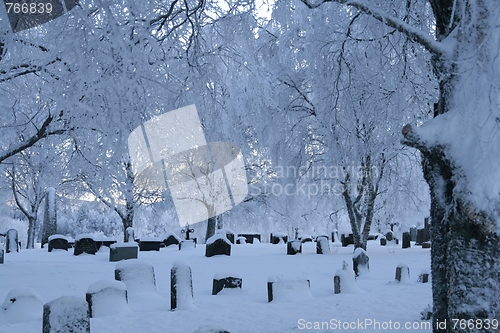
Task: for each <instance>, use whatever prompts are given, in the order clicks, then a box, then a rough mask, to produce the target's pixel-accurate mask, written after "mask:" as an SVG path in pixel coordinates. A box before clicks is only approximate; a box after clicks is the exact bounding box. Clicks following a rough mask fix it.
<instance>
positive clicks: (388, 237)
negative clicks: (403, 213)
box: [385, 231, 394, 242]
mask: <svg viewBox="0 0 500 333" xmlns="http://www.w3.org/2000/svg"><path fill="white" fill-rule="evenodd" d="M385 239H387V241H388V242H390V241H392V240H393V239H394V234H393V233H392V231H388V232H387V233H386V234H385Z"/></svg>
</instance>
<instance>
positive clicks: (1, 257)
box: [0, 243, 5, 264]
mask: <svg viewBox="0 0 500 333" xmlns="http://www.w3.org/2000/svg"><path fill="white" fill-rule="evenodd" d="M4 253H5V252H4V249H3V244H2V243H0V264H3V263H4V257H5V254H4Z"/></svg>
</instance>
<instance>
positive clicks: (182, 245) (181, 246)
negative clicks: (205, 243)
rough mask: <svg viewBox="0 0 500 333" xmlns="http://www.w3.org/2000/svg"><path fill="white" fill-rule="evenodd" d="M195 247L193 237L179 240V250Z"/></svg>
mask: <svg viewBox="0 0 500 333" xmlns="http://www.w3.org/2000/svg"><path fill="white" fill-rule="evenodd" d="M195 248H196V241H195V240H194V239H188V240H187V239H185V240H181V241H180V243H179V251H182V250H192V249H195Z"/></svg>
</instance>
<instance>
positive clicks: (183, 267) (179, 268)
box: [172, 261, 194, 310]
mask: <svg viewBox="0 0 500 333" xmlns="http://www.w3.org/2000/svg"><path fill="white" fill-rule="evenodd" d="M172 269H173V270H175V276H176V283H175V288H176V292H177V308H176V309H179V310H189V309H193V308H194V303H193V289H192V286H193V284H192V276H191V268H190V267H189V266H188V265H187V264H186V263H185V262H183V261H175V262H174V263H173V264H172Z"/></svg>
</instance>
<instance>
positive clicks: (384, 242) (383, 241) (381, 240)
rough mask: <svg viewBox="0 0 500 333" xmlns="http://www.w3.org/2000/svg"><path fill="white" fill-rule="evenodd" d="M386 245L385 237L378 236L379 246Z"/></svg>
mask: <svg viewBox="0 0 500 333" xmlns="http://www.w3.org/2000/svg"><path fill="white" fill-rule="evenodd" d="M386 245H387V239H385V237H380V246H386Z"/></svg>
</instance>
